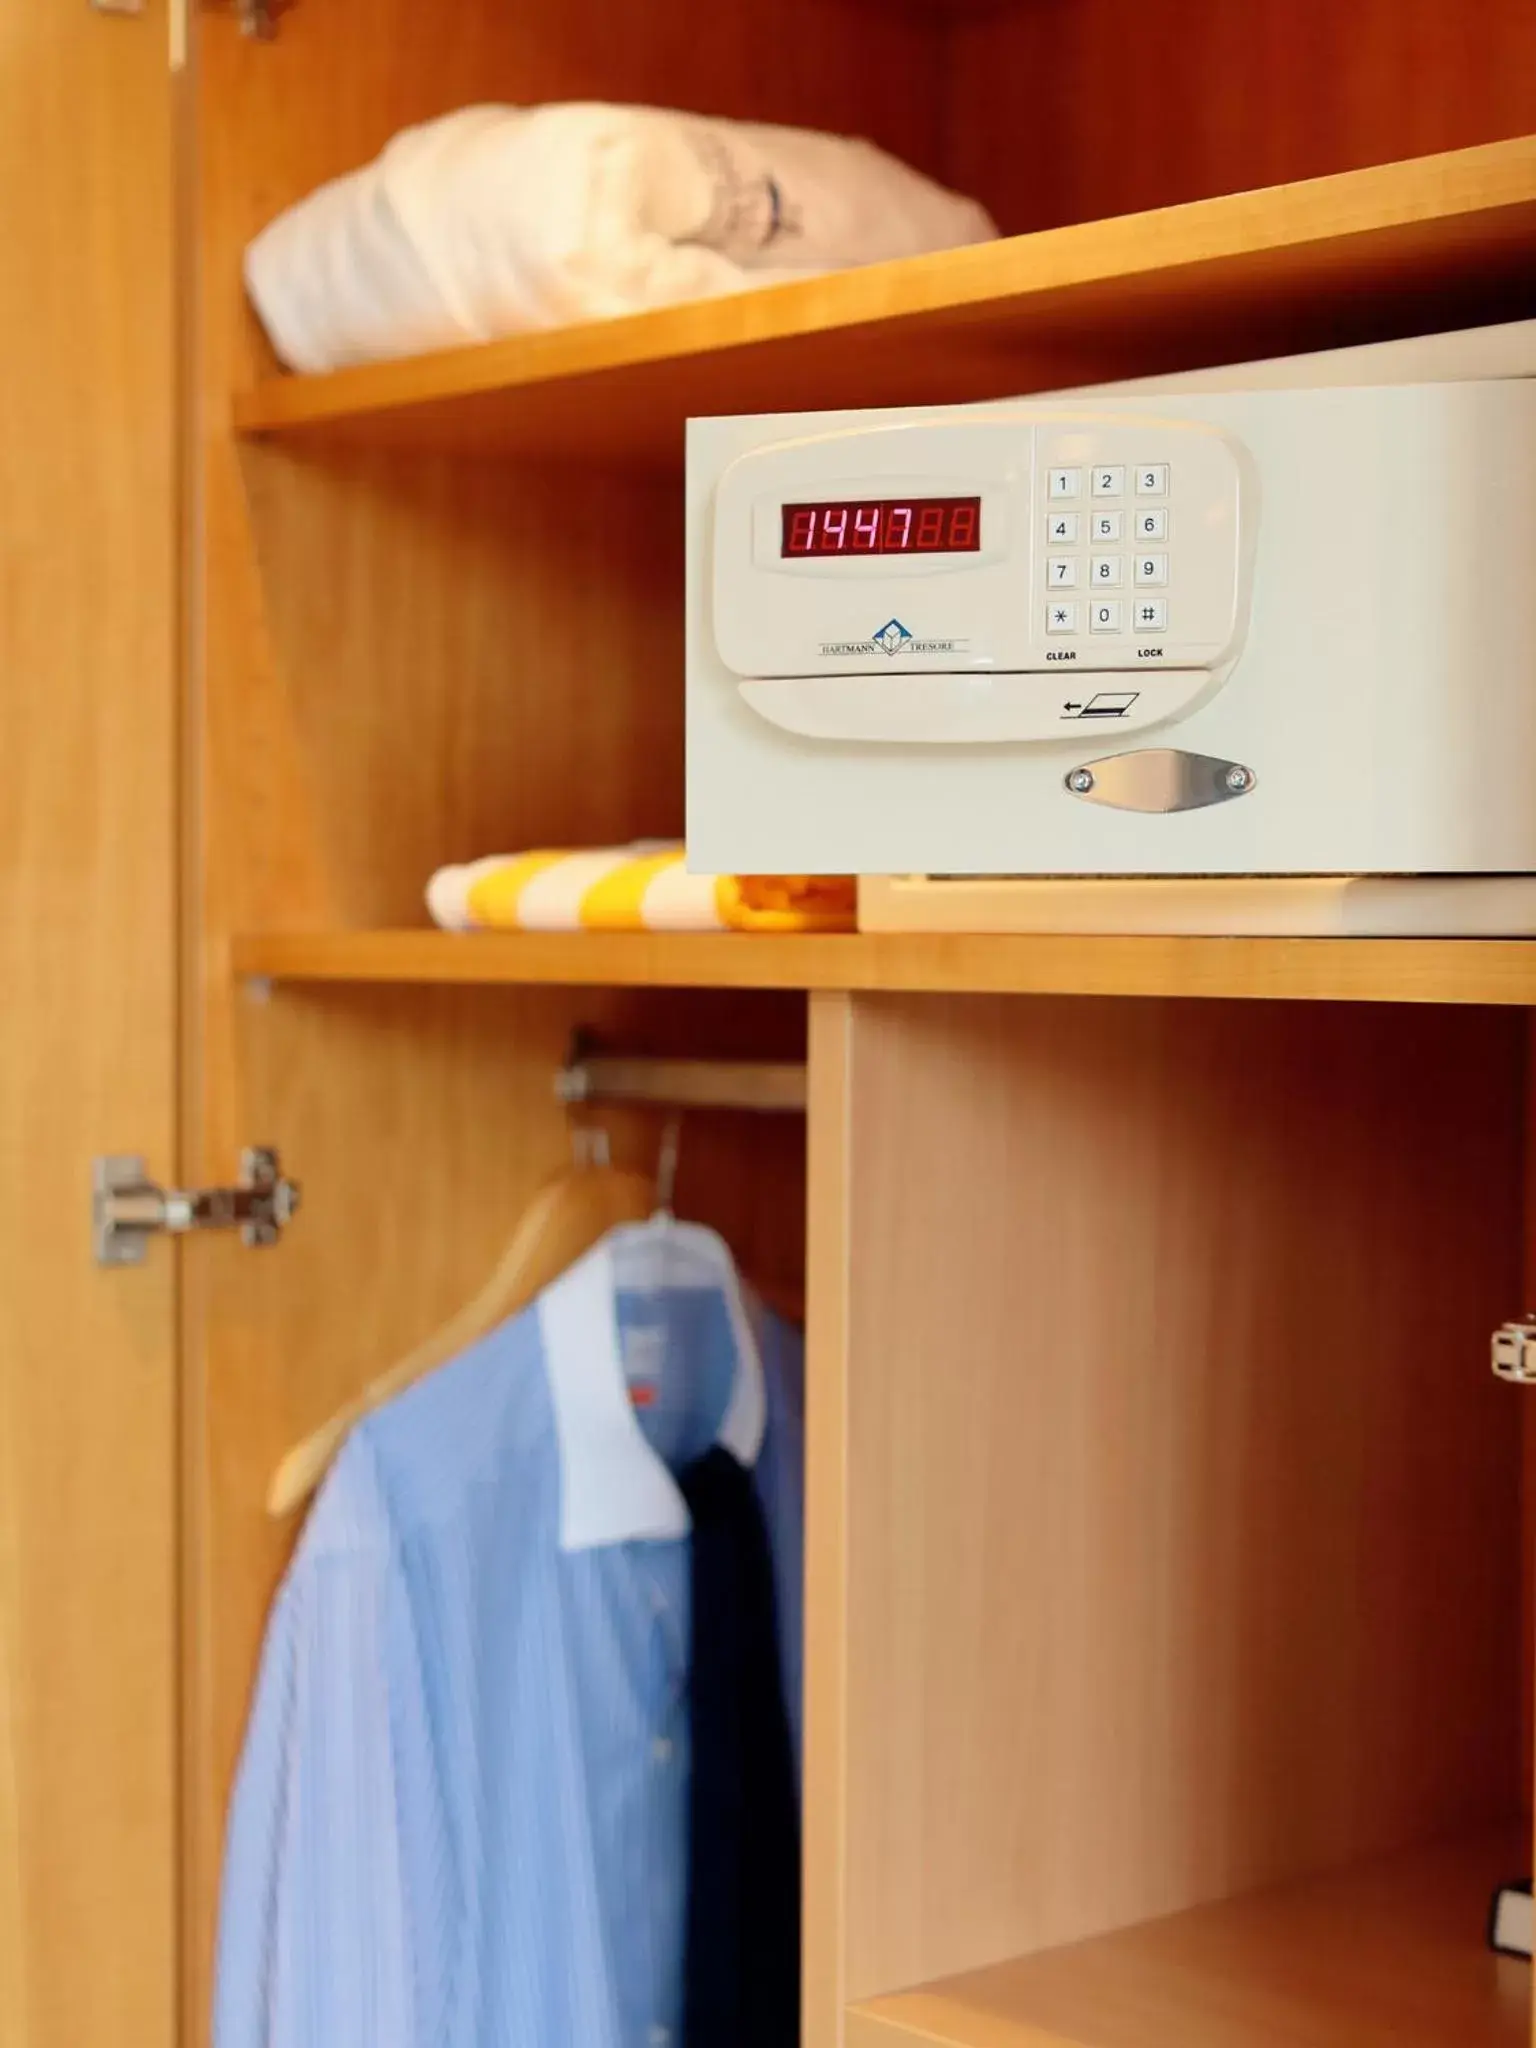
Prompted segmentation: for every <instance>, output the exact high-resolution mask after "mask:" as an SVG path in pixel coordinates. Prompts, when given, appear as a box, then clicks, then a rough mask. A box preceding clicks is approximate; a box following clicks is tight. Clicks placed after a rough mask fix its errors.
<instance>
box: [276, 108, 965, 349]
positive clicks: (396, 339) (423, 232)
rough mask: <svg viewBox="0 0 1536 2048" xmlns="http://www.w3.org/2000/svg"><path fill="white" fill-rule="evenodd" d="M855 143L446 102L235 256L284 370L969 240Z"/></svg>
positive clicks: (954, 204)
mask: <svg viewBox="0 0 1536 2048" xmlns="http://www.w3.org/2000/svg"><path fill="white" fill-rule="evenodd" d="M996 232H997V230H996V229H995V227H994V226H993V224H992V222H991V221H990V219H989V218H988V217H987V214H986V213H985V211H984V210H983V209H982V208H981V207H980V206H978V205H976V204H975V202H974V201H972V200H969V199H962V198H959V197H957V196H956V195H955V194H953V193H950V192H946V191H944V190H943V188H942V187H941V186H938V185H935V184H934V183H933V182H932V181H931V180H930V179H928V178H925V177H923V176H921V175H920V174H919V173H918V172H916V171H914V170H911V169H909V168H908V167H907V166H906V165H905V164H903V163H899V162H898V161H897V160H896V159H895V158H894V157H891V156H887V155H886V154H885V152H884V151H883V150H879V149H876V148H875V147H874V145H873V144H872V143H868V142H863V141H857V140H853V139H850V138H846V137H843V136H836V135H820V134H816V133H813V132H811V131H808V130H803V129H798V128H775V127H766V126H762V125H758V124H751V123H744V122H738V121H715V120H708V119H706V118H705V117H704V116H702V115H699V114H682V113H668V112H665V111H663V110H661V109H659V108H655V107H623V106H602V105H560V106H540V107H466V108H464V109H463V110H462V111H461V112H459V113H456V114H449V115H446V116H444V117H443V118H442V119H441V120H437V121H429V122H427V123H426V124H425V125H424V126H422V127H419V128H407V129H406V130H405V131H404V132H403V133H401V134H399V135H397V136H396V137H395V138H394V140H393V141H392V142H391V143H390V144H389V145H388V146H387V148H386V149H385V150H384V152H383V154H382V155H381V156H380V157H379V158H378V159H377V160H376V161H375V162H373V163H371V164H368V165H366V166H365V167H364V168H363V169H362V170H358V171H353V172H351V173H349V174H348V175H347V176H346V177H342V178H338V179H336V180H335V181H334V182H333V183H331V184H329V185H324V186H322V187H321V188H320V190H319V191H317V192H314V193H312V194H311V195H310V196H309V197H308V198H307V199H304V200H301V201H300V202H299V204H298V205H297V206H293V207H290V208H289V210H288V211H287V212H286V213H284V214H281V215H280V216H279V217H278V218H277V219H276V220H275V221H273V222H272V224H271V225H270V226H269V227H267V228H266V229H264V230H263V231H262V233H261V234H259V235H258V236H257V237H256V239H255V241H254V242H252V243H251V245H250V247H249V249H248V250H247V251H246V259H245V275H246V283H247V286H248V288H249V290H250V294H251V298H252V300H253V301H254V303H255V306H256V310H257V312H258V313H259V314H260V316H261V319H262V321H263V323H264V325H265V326H266V329H267V332H268V333H269V334H270V336H271V337H272V343H273V346H274V347H275V348H276V350H277V353H278V354H279V356H281V358H282V359H283V361H284V362H285V363H287V364H289V365H290V366H291V367H292V368H294V369H298V370H333V369H338V368H340V367H341V366H342V365H344V364H347V363H363V362H373V361H378V360H380V359H383V358H385V357H389V356H401V355H411V354H418V353H421V352H423V351H425V350H428V349H435V348H453V347H456V346H460V345H462V344H465V343H468V342H475V341H491V340H494V339H495V338H496V337H497V336H499V335H504V334H516V333H520V332H524V331H526V330H528V329H531V328H540V327H559V326H564V325H566V324H567V323H569V322H572V321H578V320H598V319H602V318H604V317H606V316H608V315H611V314H619V313H634V312H640V311H643V310H644V309H645V308H646V307H649V306H665V305H671V304H673V303H675V302H676V301H677V300H680V299H696V298H708V297H712V296H714V295H716V294H719V293H722V292H732V291H739V290H741V289H742V288H743V287H744V286H747V285H750V284H763V283H769V282H772V281H774V280H777V279H782V278H785V277H796V276H808V275H813V274H815V273H816V272H819V271H823V270H836V269H841V268H845V267H846V266H848V265H850V264H855V263H876V262H880V261H882V260H883V259H885V258H887V257H892V256H911V255H917V254H920V253H921V252H922V251H924V250H928V249H947V248H952V247H954V246H955V245H957V244H958V243H962V242H978V241H985V240H987V239H988V238H989V237H991V236H992V235H994V234H996Z"/></svg>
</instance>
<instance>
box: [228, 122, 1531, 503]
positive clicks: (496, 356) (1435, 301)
mask: <svg viewBox="0 0 1536 2048" xmlns="http://www.w3.org/2000/svg"><path fill="white" fill-rule="evenodd" d="M1533 251H1536V137H1521V138H1518V139H1516V140H1514V141H1510V142H1496V143H1489V144H1485V145H1483V146H1481V147H1479V148H1475V149H1464V150H1455V151H1451V152H1449V153H1447V154H1444V155H1440V156H1430V157H1420V158H1416V159H1413V160H1412V161H1409V162H1407V163H1400V164H1386V165H1381V166H1377V167H1375V168H1373V169H1369V170H1363V171H1350V172H1346V173H1343V174H1342V175H1339V176H1336V177H1330V178H1315V179H1310V180H1308V181H1307V182H1305V183H1302V184H1294V185H1279V186H1275V187H1273V188H1271V189H1268V190H1264V191H1258V192H1245V193H1237V194H1234V195H1232V196H1229V197H1225V198H1218V199H1209V200H1202V201H1200V202H1198V203H1196V204H1193V205H1188V206H1175V207H1167V208H1164V209H1162V210H1160V211H1158V212H1154V213H1143V214H1131V215H1126V216H1124V217H1122V218H1120V219H1117V220H1107V221H1095V222H1091V223H1089V224H1087V225H1085V226H1080V227H1068V228H1057V229H1052V230H1050V231H1048V232H1046V233H1042V234H1035V235H1020V236H1016V237H1014V238H1012V239H1010V240H1007V241H1002V242H993V243H985V244H981V245H979V246H977V247H974V248H967V249H955V250H950V251H947V252H945V253H943V254H941V255H936V256H922V257H914V258H910V259H908V260H906V261H903V262H899V263H884V264H877V265H873V266H871V267H869V268H867V269H863V270H853V271H845V272H841V273H838V274H836V275H832V276H828V277H825V278H818V279H814V280H811V281H809V282H805V283H798V284H787V285H776V286H772V287H768V288H766V289H763V290H761V291H751V292H744V293H741V294H739V295H738V296H734V297H731V298H727V299H715V300H710V301H707V302H705V303H702V304H691V305H686V306H677V307H672V308H668V309H667V310H666V311H663V312H657V313H646V314H641V315H637V316H633V317H630V318H625V319H620V320H610V321H603V322H599V323H595V324H591V325H587V326H582V327H572V328H565V329H562V330H560V331H558V332H555V333H547V334H534V335H522V336H518V337H516V338H514V339H512V340H508V341H500V342H494V343H491V344H488V345H486V346H484V347H477V348H468V349H456V350H453V351H451V352H449V353H446V354H440V355H432V356H422V357H416V358H412V359H409V360H406V361H402V362H396V363H383V364H370V365H367V366H365V367H363V368H359V369H353V370H342V371H338V372H336V373H335V374H333V375H330V376H325V377H273V378H270V379H268V380H267V381H265V382H264V383H262V384H260V385H258V386H257V387H256V389H254V390H253V391H250V392H248V393H245V394H243V395H242V396H240V397H239V398H237V400H236V402H235V409H234V411H235V423H236V425H237V427H238V428H239V430H240V431H241V432H242V433H245V434H249V435H263V434H265V435H282V436H284V437H285V438H287V439H290V440H295V441H314V440H317V439H331V440H350V441H361V442H366V443H370V444H383V443H400V442H404V443H413V442H414V443H421V444H427V445H431V446H436V447H458V448H464V449H472V450H477V451H480V452H482V453H483V452H499V453H516V454H519V455H525V456H535V457H544V456H549V457H561V458H570V457H578V458H579V457H586V458H591V459H597V460H601V461H604V462H610V463H612V462H622V461H640V462H660V463H668V464H673V465H676V464H678V463H680V462H681V460H682V453H683V442H682V427H683V422H684V420H685V419H687V418H688V417H689V415H690V414H707V413H749V412H777V411H787V410H796V409H807V408H816V407H835V406H855V405H859V406H877V405H905V404H932V403H940V402H954V401H961V400H967V399H981V398H996V397H999V396H1004V395H1007V394H1009V393H1016V392H1021V391H1030V390H1034V391H1039V390H1045V389H1049V388H1052V387H1055V386H1060V385H1062V384H1066V383H1079V382H1087V381H1092V380H1095V379H1099V378H1106V377H1111V376H1122V375H1133V374H1139V373H1153V372H1157V371H1162V370H1167V369H1175V368H1177V369H1188V368H1194V367H1197V366H1199V365H1200V364H1203V363H1213V362H1222V361H1228V362H1231V361H1239V360H1242V359H1244V358H1246V357H1250V356H1256V355H1269V354H1276V353H1284V352H1286V351H1289V350H1292V349H1302V348H1315V347H1320V346H1331V345H1339V344H1343V343H1346V342H1351V341H1364V340H1370V339H1377V338H1385V337H1387V336H1391V335H1396V334H1406V333H1416V332H1422V331H1424V330H1425V329H1426V328H1427V327H1439V328H1445V327H1449V326H1455V325H1462V324H1472V323H1474V322H1476V321H1480V320H1495V319H1513V318H1515V317H1517V316H1518V315H1521V314H1524V313H1528V312H1531V311H1536V263H1533V261H1532V255H1533Z"/></svg>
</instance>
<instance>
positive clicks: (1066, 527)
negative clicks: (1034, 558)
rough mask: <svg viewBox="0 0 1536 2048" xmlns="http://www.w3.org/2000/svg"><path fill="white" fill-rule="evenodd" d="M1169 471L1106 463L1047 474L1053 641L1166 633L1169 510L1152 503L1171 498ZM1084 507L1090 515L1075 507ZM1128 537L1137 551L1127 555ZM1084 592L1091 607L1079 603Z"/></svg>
mask: <svg viewBox="0 0 1536 2048" xmlns="http://www.w3.org/2000/svg"><path fill="white" fill-rule="evenodd" d="M1168 471H1169V465H1168V464H1167V463H1166V462H1146V463H1138V464H1136V465H1135V466H1134V467H1132V468H1130V469H1129V470H1128V469H1127V467H1126V465H1125V464H1124V463H1118V462H1109V463H1103V464H1101V465H1099V467H1097V468H1088V467H1086V466H1078V467H1073V468H1068V469H1051V470H1048V471H1047V472H1046V477H1045V495H1046V500H1047V503H1048V507H1049V509H1048V511H1047V514H1046V541H1047V553H1046V565H1045V581H1046V589H1047V592H1048V596H1047V601H1046V612H1045V629H1046V632H1047V633H1048V634H1050V635H1051V636H1052V637H1053V638H1057V637H1060V636H1061V635H1063V634H1073V633H1079V632H1082V631H1084V630H1086V631H1087V632H1090V633H1121V632H1125V631H1127V630H1129V631H1130V632H1132V633H1135V634H1138V635H1142V634H1149V635H1154V636H1155V635H1159V634H1163V633H1166V632H1167V630H1168V599H1167V598H1166V596H1164V595H1162V593H1163V592H1164V591H1165V590H1166V589H1167V587H1168V582H1169V575H1168V549H1167V545H1166V543H1167V540H1168V506H1167V505H1166V504H1165V503H1156V502H1153V501H1155V500H1158V499H1166V498H1167V496H1168ZM1126 499H1129V500H1130V501H1131V502H1130V504H1129V506H1127V505H1126V504H1125V503H1124V501H1125V500H1126ZM1084 502H1086V504H1087V506H1088V507H1089V508H1090V509H1088V510H1086V511H1081V510H1078V509H1076V507H1077V505H1078V504H1079V503H1084ZM1127 537H1129V539H1130V541H1131V542H1132V544H1133V546H1134V548H1135V550H1136V551H1135V552H1134V553H1133V554H1129V555H1127V554H1124V553H1122V552H1120V548H1121V547H1122V546H1123V544H1124V542H1125V541H1126V539H1127ZM1085 541H1086V542H1087V546H1086V547H1085V546H1084V542H1085ZM1127 587H1129V591H1130V596H1129V599H1127V598H1126V597H1125V596H1124V595H1123V594H1122V593H1123V592H1125V590H1126V589H1127ZM1084 589H1086V590H1087V592H1088V593H1089V595H1088V601H1087V603H1086V605H1085V604H1082V603H1080V602H1079V601H1078V598H1077V593H1078V591H1080V590H1084ZM1058 591H1059V592H1061V593H1063V595H1061V596H1060V597H1058V596H1057V594H1056V593H1057V592H1058ZM1154 591H1155V592H1157V593H1158V594H1157V595H1155V596H1153V595H1150V594H1149V593H1151V592H1154ZM1068 593H1070V595H1069V594H1068ZM1110 593H1113V595H1111V594H1110Z"/></svg>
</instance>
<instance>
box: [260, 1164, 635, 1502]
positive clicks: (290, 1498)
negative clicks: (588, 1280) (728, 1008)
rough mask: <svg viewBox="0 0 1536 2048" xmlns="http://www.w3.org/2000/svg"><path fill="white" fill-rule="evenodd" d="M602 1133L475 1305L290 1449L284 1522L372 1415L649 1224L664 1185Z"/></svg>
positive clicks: (549, 1196) (536, 1204) (281, 1495)
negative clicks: (591, 1258) (612, 1242)
mask: <svg viewBox="0 0 1536 2048" xmlns="http://www.w3.org/2000/svg"><path fill="white" fill-rule="evenodd" d="M597 1135H598V1136H599V1137H600V1138H601V1140H602V1150H601V1152H600V1153H599V1154H597V1155H596V1156H595V1157H593V1158H591V1159H589V1160H587V1161H582V1160H580V1159H578V1163H577V1164H576V1165H575V1166H574V1167H573V1168H572V1169H571V1170H570V1171H569V1172H568V1173H563V1174H561V1176H560V1177H559V1179H558V1180H553V1181H551V1182H550V1183H549V1184H548V1186H546V1187H543V1188H541V1189H540V1190H539V1192H538V1193H537V1194H536V1195H535V1196H534V1198H533V1200H532V1201H531V1202H530V1203H529V1205H528V1207H527V1208H526V1209H525V1210H524V1211H523V1214H522V1215H521V1217H519V1219H518V1224H517V1228H516V1230H515V1231H514V1232H513V1234H512V1241H511V1243H510V1244H509V1245H508V1246H507V1248H506V1250H505V1252H503V1254H502V1256H501V1258H500V1260H499V1261H498V1263H497V1266H496V1270H495V1271H494V1272H493V1273H492V1275H491V1277H490V1279H489V1280H487V1281H486V1283H485V1285H484V1286H483V1287H482V1288H481V1290H480V1292H479V1293H478V1294H477V1295H476V1296H475V1298H474V1299H473V1301H470V1302H468V1303H467V1304H466V1305H465V1306H464V1307H463V1308H461V1309H460V1310H459V1311H458V1313H457V1314H456V1315H454V1316H452V1317H451V1318H450V1319H449V1320H448V1321H447V1322H446V1323H444V1325H443V1326H442V1328H441V1329H440V1330H437V1331H436V1332H434V1334H433V1335H432V1336H430V1337H428V1338H427V1339H426V1340H425V1342H424V1343H421V1344H418V1345H417V1346H416V1348H415V1350H413V1351H409V1352H407V1353H406V1355H405V1357H404V1358H402V1359H401V1360H400V1361H399V1363H398V1364H396V1365H392V1366H391V1367H390V1369H389V1371H388V1372H386V1373H381V1374H380V1376H379V1377H378V1378H377V1379H376V1380H373V1381H371V1382H370V1383H369V1385H368V1386H366V1387H365V1388H364V1389H363V1391H362V1393H360V1394H358V1395H357V1396H356V1397H355V1398H354V1399H353V1400H351V1401H349V1402H348V1403H347V1404H346V1406H345V1407H344V1408H340V1409H338V1410H337V1412H336V1413H335V1414H334V1415H333V1416H331V1418H330V1420H329V1421H328V1422H323V1423H322V1424H321V1425H320V1427H319V1428H318V1429H316V1430H313V1431H312V1432H311V1433H310V1434H309V1435H308V1436H307V1437H305V1438H304V1440H303V1442H302V1443H298V1444H295V1445H294V1447H293V1449H292V1450H290V1451H288V1452H287V1453H286V1454H285V1455H284V1457H283V1460H282V1463H281V1464H280V1465H279V1466H278V1468H277V1470H276V1472H275V1473H274V1474H273V1475H272V1484H271V1486H270V1487H269V1488H268V1489H267V1513H268V1514H269V1515H272V1516H274V1517H278V1518H281V1517H283V1516H286V1515H290V1514H292V1513H293V1511H294V1510H295V1509H296V1508H300V1507H302V1506H303V1505H304V1503H305V1501H307V1500H308V1499H309V1497H310V1495H311V1494H312V1493H313V1492H314V1491H315V1489H316V1488H317V1487H318V1486H319V1484H320V1482H321V1480H322V1479H324V1477H325V1475H326V1473H327V1472H328V1471H329V1470H330V1468H331V1465H332V1463H333V1462H334V1460H335V1457H336V1454H337V1452H338V1451H339V1450H340V1449H341V1447H342V1445H343V1444H344V1443H345V1442H346V1439H347V1437H348V1435H349V1434H350V1433H351V1431H352V1430H353V1429H354V1428H355V1427H356V1425H357V1424H358V1423H359V1422H361V1421H362V1420H363V1418H364V1416H366V1415H371V1414H372V1413H373V1411H374V1410H375V1409H376V1408H381V1407H382V1406H383V1405H384V1403H385V1402H386V1401H391V1400H393V1399H394V1397H395V1395H396V1394H401V1393H404V1391H405V1389H406V1388H407V1387H410V1386H414V1385H415V1383H416V1381H417V1380H419V1379H424V1378H425V1377H426V1375H427V1374H428V1373H429V1372H435V1371H436V1370H437V1368H438V1367H439V1366H440V1365H446V1364H447V1363H448V1361H449V1360H450V1359H451V1358H456V1357H457V1356H458V1354H459V1353H460V1352H461V1351H464V1350H466V1349H467V1348H468V1347H469V1346H470V1345H471V1344H474V1343H476V1342H477V1341H478V1340H479V1339H480V1338H481V1337H483V1336H485V1335H486V1334H487V1332H489V1331H491V1330H494V1329H495V1328H496V1327H497V1325H498V1324H500V1323H504V1322H506V1321H507V1320H508V1319H509V1318H510V1317H512V1316H515V1315H517V1314H518V1313H519V1311H520V1310H522V1309H525V1308H526V1307H527V1306H528V1304H529V1303H530V1302H531V1301H533V1300H534V1299H535V1298H536V1297H537V1296H538V1295H540V1294H542V1293H543V1291H544V1289H545V1288H546V1287H548V1286H550V1285H551V1284H552V1283H553V1282H554V1281H556V1280H558V1279H559V1277H560V1275H561V1274H562V1273H564V1272H566V1271H567V1270H568V1269H569V1268H570V1267H571V1266H574V1265H575V1263H576V1261H577V1260H578V1259H579V1258H580V1257H581V1256H582V1255H583V1253H585V1252H588V1251H590V1250H591V1248H592V1246H593V1245H595V1244H596V1243H597V1241H598V1239H599V1238H600V1237H605V1236H606V1235H607V1234H608V1232H609V1231H610V1230H612V1229H614V1228H615V1227H616V1226H617V1225H618V1224H620V1223H641V1222H644V1221H645V1219H646V1218H647V1217H648V1216H650V1215H652V1214H653V1213H654V1212H655V1210H656V1206H657V1200H656V1187H655V1184H654V1182H652V1180H651V1179H650V1178H649V1176H648V1175H646V1174H643V1173H631V1172H627V1171H625V1170H624V1169H622V1168H620V1167H617V1166H610V1165H609V1164H608V1159H607V1134H606V1132H603V1133H599V1134H597Z"/></svg>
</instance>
